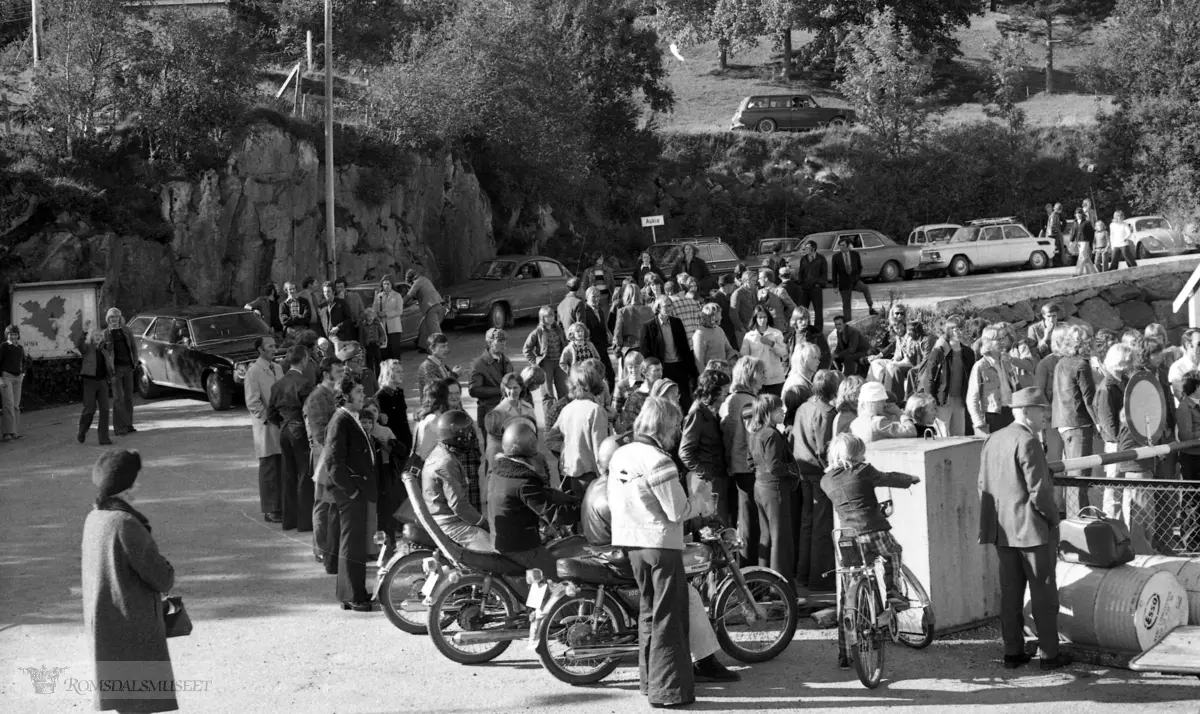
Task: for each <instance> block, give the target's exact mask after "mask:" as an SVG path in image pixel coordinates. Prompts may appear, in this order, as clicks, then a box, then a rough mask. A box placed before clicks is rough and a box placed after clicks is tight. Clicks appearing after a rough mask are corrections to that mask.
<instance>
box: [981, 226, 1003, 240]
mask: <svg viewBox="0 0 1200 714" xmlns="http://www.w3.org/2000/svg"><path fill="white" fill-rule="evenodd" d="M1003 238H1004V230H1003V229H1002V228H1001V227H1000V226H988V227H987V228H984V229H983V230H982V231H981V232H980V234H979V240H1002V239H1003Z"/></svg>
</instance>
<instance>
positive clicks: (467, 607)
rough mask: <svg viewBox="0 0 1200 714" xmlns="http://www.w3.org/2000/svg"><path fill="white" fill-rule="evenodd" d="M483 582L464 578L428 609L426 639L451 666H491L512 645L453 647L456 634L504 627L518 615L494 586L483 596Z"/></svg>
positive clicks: (513, 604) (477, 577)
mask: <svg viewBox="0 0 1200 714" xmlns="http://www.w3.org/2000/svg"><path fill="white" fill-rule="evenodd" d="M483 582H484V578H483V576H481V575H467V576H464V577H463V578H462V579H461V580H459V581H458V582H457V583H454V584H453V585H450V586H448V587H445V588H443V589H442V591H441V593H439V594H438V596H437V598H435V599H434V601H433V605H431V606H430V608H429V616H428V622H429V637H430V639H432V640H433V644H434V646H435V647H437V648H438V651H439V652H441V653H442V654H443V655H445V656H446V658H447V659H449V660H450V661H451V662H457V663H459V664H482V663H484V662H490V661H492V660H494V659H496V658H497V657H499V656H500V655H502V654H504V651H505V650H507V649H508V646H509V645H510V644H512V642H486V643H480V644H474V645H460V644H455V642H454V640H453V639H452V638H453V637H454V635H455V634H456V633H458V632H478V631H480V630H495V629H499V628H500V627H503V626H504V625H505V624H507V623H508V622H510V621H511V619H512V618H513V617H515V616H516V614H517V603H516V601H514V600H513V599H512V596H511V595H509V593H508V591H507V590H506V589H504V588H502V587H498V586H496V585H495V584H494V583H493V585H492V588H491V590H490V591H489V592H487V593H486V594H484V592H483Z"/></svg>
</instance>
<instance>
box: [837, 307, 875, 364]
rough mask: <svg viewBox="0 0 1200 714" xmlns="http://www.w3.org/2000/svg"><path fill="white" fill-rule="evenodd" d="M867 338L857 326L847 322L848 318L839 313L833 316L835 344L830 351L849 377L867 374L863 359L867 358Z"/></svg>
mask: <svg viewBox="0 0 1200 714" xmlns="http://www.w3.org/2000/svg"><path fill="white" fill-rule="evenodd" d="M867 347H868V344H867V338H866V337H865V336H864V335H863V333H861V332H859V331H858V329H857V328H854V327H851V326H850V325H847V324H846V318H845V317H842V316H841V315H838V316H837V317H835V318H833V345H831V346H830V353H831V354H832V356H833V362H834V364H835V365H836V366H838V367H839V368H840V369H841V370H842V374H844V375H846V376H847V377H850V376H853V375H856V374H857V375H866V373H867V370H866V367H864V366H863V360H865V359H866V358H867Z"/></svg>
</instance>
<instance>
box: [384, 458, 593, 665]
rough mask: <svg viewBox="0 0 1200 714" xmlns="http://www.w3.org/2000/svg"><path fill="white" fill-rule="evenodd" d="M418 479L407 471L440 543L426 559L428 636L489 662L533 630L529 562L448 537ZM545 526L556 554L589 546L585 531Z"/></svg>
mask: <svg viewBox="0 0 1200 714" xmlns="http://www.w3.org/2000/svg"><path fill="white" fill-rule="evenodd" d="M419 479H420V473H419V472H417V471H415V470H410V471H408V472H406V473H405V474H404V477H403V480H404V487H405V488H406V489H407V490H408V495H409V499H410V500H413V510H414V511H415V513H416V516H417V519H418V521H420V523H421V525H422V526H423V527H424V529H425V531H426V533H427V534H428V535H429V536H430V537H431V538H432V539H433V541H434V542H435V543H436V544H437V551H436V552H434V553H432V554H431V555H430V556H428V557H426V558H425V559H424V560H423V561H422V571H423V573H424V583H423V584H422V586H421V596H422V602H423V603H424V604H425V605H427V606H428V608H429V610H428V614H427V617H426V622H427V625H428V630H429V637H430V639H432V640H433V644H434V646H436V647H437V648H438V651H439V652H441V653H442V654H443V655H445V657H446V658H447V659H449V660H451V661H453V662H458V663H459V664H481V663H483V662H489V661H491V660H493V659H495V658H496V657H499V656H500V655H501V654H503V653H504V651H505V650H507V649H508V647H509V645H510V644H512V643H513V642H515V641H516V640H520V639H524V638H525V637H526V635H527V633H528V631H529V614H528V612H527V611H526V609H525V607H524V597H523V594H524V591H525V590H526V588H527V585H526V579H525V578H526V573H525V567H524V566H523V565H521V564H520V563H517V562H514V561H512V560H510V559H508V558H506V557H504V556H503V555H501V554H499V553H481V552H478V551H472V550H467V549H466V548H463V547H462V546H460V545H458V544H457V543H455V542H454V541H452V540H450V539H449V538H448V537H446V535H445V533H443V532H442V531H441V529H440V528H438V527H437V525H436V524H435V523H434V522H433V519H432V517H431V516H430V514H429V508H428V506H427V505H426V504H425V502H424V499H423V498H422V497H421V493H420V489H419V487H418V484H419ZM414 499H415V500H414ZM544 532H545V534H546V535H547V536H549V540H550V543H549V545H548V547H549V549H550V551H551V552H552V553H553V554H554V555H555V556H556V557H560V558H562V557H568V556H571V555H578V554H581V553H583V552H585V550H586V548H587V542H586V541H585V540H584V539H583V537H582V536H577V535H573V536H564V534H563V533H562V532H561V531H559V530H558V529H556V528H555V527H554V526H552V525H549V524H546V525H545V526H544Z"/></svg>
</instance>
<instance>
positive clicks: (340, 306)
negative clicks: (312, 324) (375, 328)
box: [317, 280, 358, 342]
mask: <svg viewBox="0 0 1200 714" xmlns="http://www.w3.org/2000/svg"><path fill="white" fill-rule="evenodd" d="M321 290H322V293H323V295H324V296H325V300H324V301H323V302H322V303H321V305H320V307H318V308H317V312H318V313H319V314H320V316H321V329H323V330H325V334H326V335H329V339H331V340H332V339H335V338H336V339H337V341H338V342H354V341H355V340H357V339H358V327H357V326H356V325H355V324H354V318H353V316H352V315H351V313H350V306H349V305H348V304H346V301H345V300H343V299H342V298H340V297H338V296H337V290H336V289H335V288H334V284H333V283H332V282H330V281H328V280H326V281H325V283H324V284H323V285H321Z"/></svg>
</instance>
